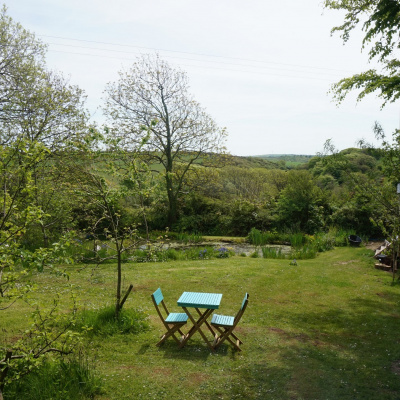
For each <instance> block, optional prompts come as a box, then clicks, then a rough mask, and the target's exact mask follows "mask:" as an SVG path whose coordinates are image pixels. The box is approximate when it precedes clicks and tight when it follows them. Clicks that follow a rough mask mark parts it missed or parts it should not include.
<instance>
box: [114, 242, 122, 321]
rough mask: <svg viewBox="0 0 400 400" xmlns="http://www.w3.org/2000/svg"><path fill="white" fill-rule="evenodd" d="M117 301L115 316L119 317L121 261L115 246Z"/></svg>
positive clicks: (119, 252)
mask: <svg viewBox="0 0 400 400" xmlns="http://www.w3.org/2000/svg"><path fill="white" fill-rule="evenodd" d="M117 252H118V253H117V302H116V304H115V318H116V319H118V318H119V313H120V311H121V282H122V262H121V251H120V249H119V248H117Z"/></svg>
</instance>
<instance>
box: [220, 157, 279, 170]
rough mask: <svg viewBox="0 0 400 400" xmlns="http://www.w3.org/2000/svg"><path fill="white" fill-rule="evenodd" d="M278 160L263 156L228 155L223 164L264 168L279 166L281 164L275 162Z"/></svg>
mask: <svg viewBox="0 0 400 400" xmlns="http://www.w3.org/2000/svg"><path fill="white" fill-rule="evenodd" d="M278 161H279V160H272V159H271V160H269V159H267V158H264V157H253V156H249V157H241V156H231V155H230V156H228V157H226V158H225V165H234V166H235V167H240V168H266V169H275V168H281V167H282V165H281V164H277V162H278Z"/></svg>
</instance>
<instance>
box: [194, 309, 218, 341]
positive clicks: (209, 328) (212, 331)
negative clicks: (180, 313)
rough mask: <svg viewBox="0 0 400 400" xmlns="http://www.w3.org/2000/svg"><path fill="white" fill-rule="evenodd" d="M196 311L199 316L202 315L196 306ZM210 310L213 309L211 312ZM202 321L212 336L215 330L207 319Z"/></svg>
mask: <svg viewBox="0 0 400 400" xmlns="http://www.w3.org/2000/svg"><path fill="white" fill-rule="evenodd" d="M196 311H197V313H198V314H199V315H200V316H201V315H202V313H201V311H200V310H199V309H198V308H196ZM212 311H213V310H211V312H212ZM211 312H210V313H209V314H208V316H207V318H208V317H209V316H210V314H211ZM204 323H205V324H206V326H207V328H208V330H209V331H210V332H211V334H212V335H213V337H214V336H215V334H216V332H215V331H214V329H213V328H212V326H211V325H210V324H209V323H208V321H207V319H206V320H205V321H204Z"/></svg>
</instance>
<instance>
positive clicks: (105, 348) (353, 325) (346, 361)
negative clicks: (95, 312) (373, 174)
mask: <svg viewBox="0 0 400 400" xmlns="http://www.w3.org/2000/svg"><path fill="white" fill-rule="evenodd" d="M371 256H372V252H371V251H369V250H366V249H365V248H350V247H347V248H338V249H336V250H333V251H330V252H326V253H323V254H320V255H319V256H318V257H317V258H316V259H313V260H304V261H299V262H298V265H297V266H291V265H289V261H288V260H267V259H262V258H243V257H233V258H228V259H212V260H199V261H184V262H183V261H179V262H166V263H145V264H135V265H134V264H125V265H124V281H125V286H127V285H128V284H129V283H131V282H132V283H133V284H134V286H135V289H134V292H133V293H132V294H131V296H130V298H129V299H128V301H127V303H126V307H128V308H137V309H141V310H143V311H145V312H146V313H147V314H148V315H149V322H150V330H149V331H147V332H142V333H140V334H136V335H134V334H129V335H114V336H112V337H108V338H103V337H94V338H91V339H90V340H88V343H87V344H86V345H85V347H86V349H87V350H88V352H89V353H90V356H91V358H92V360H93V363H94V365H95V366H96V369H97V371H98V373H100V374H101V376H102V378H103V382H104V393H103V394H102V395H100V396H98V397H97V399H102V400H105V399H141V398H143V399H171V398H175V399H185V400H186V399H227V400H228V399H282V400H288V399H305V400H312V399H321V400H328V399H333V400H334V399H341V400H344V399H367V400H369V399H373V400H380V399H382V400H383V399H400V375H399V374H400V361H399V360H400V330H399V325H400V308H399V303H400V302H399V300H400V294H399V293H400V284H396V285H392V277H391V275H390V274H388V273H386V272H383V271H379V270H376V269H374V267H373V264H374V261H373V259H372V257H371ZM80 268H82V266H79V267H78V266H74V267H71V268H70V280H69V282H68V283H67V282H66V281H65V280H63V279H62V278H56V277H53V276H52V277H50V276H47V275H40V276H37V278H36V279H37V281H38V283H39V284H40V286H39V287H40V289H39V291H38V292H37V294H36V296H39V297H41V298H42V299H44V298H49V297H50V296H51V293H52V292H53V291H54V286H56V285H58V286H65V287H66V288H67V286H68V285H71V284H72V286H73V288H74V290H75V291H76V292H77V293H78V296H79V298H80V299H81V302H82V303H81V304H82V305H84V306H85V307H86V308H88V309H90V308H99V307H102V306H103V305H106V304H110V303H112V301H113V295H114V286H115V281H116V271H115V267H114V266H113V265H110V264H108V265H104V266H101V267H99V268H98V269H97V270H96V271H92V269H91V267H90V266H89V267H88V266H85V267H84V269H81V270H80V272H78V270H79V269H80ZM158 287H161V288H162V290H163V293H164V297H165V301H166V304H167V305H168V306H169V308H170V311H180V310H179V308H178V307H177V304H176V300H177V299H178V298H179V296H180V295H181V293H182V292H183V291H203V292H217V293H223V297H222V302H221V307H220V310H219V312H220V313H223V314H230V315H234V314H235V313H236V312H237V311H238V309H239V307H240V304H241V301H242V299H243V296H244V293H245V292H248V293H249V294H250V298H249V306H248V308H247V310H246V312H245V314H244V316H243V319H242V321H241V322H240V325H239V326H238V327H237V330H236V331H237V334H238V336H240V338H241V339H242V340H243V342H244V345H243V346H242V348H243V351H242V352H236V351H234V350H233V349H232V347H231V346H230V345H229V343H228V344H223V345H222V346H221V347H220V348H219V349H218V351H217V352H216V353H212V352H211V351H210V350H209V349H208V347H207V346H206V345H205V343H204V342H203V341H202V338H201V336H200V335H199V334H196V335H195V336H194V337H193V339H192V340H191V341H189V342H188V345H187V346H186V347H185V348H184V349H178V348H177V346H176V343H175V342H174V341H173V340H172V339H170V340H168V341H167V342H166V343H165V344H164V345H162V346H161V347H156V346H155V345H154V344H155V343H156V342H157V341H158V339H159V336H160V335H161V334H162V333H163V332H164V330H163V327H162V325H161V322H160V321H159V319H158V316H157V314H156V312H155V310H154V307H153V304H152V302H151V298H150V295H151V293H152V292H153V291H154V290H156V289H157V288H158ZM66 290H67V289H66ZM27 311H28V309H27V307H26V306H24V305H23V304H21V305H18V306H14V307H13V309H10V310H7V311H2V312H1V318H2V320H1V321H0V331H2V332H5V335H4V336H3V339H0V345H1V341H2V340H5V339H4V338H6V337H7V338H11V337H13V336H15V334H16V332H17V329H19V328H22V327H23V326H24V324H26V319H25V315H26V313H27ZM3 324H4V325H3ZM186 329H187V328H186Z"/></svg>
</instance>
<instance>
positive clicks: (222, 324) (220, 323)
mask: <svg viewBox="0 0 400 400" xmlns="http://www.w3.org/2000/svg"><path fill="white" fill-rule="evenodd" d="M248 302H249V294H248V293H246V294H245V296H244V299H243V302H242V305H241V307H240V310H239V312H238V313H237V314H236V317H231V316H228V315H218V314H214V315H213V317H212V319H211V325H212V326H213V327H214V328H215V329H216V330H217V331H218V332H219V333H220V335H219V336H218V334H216V335H215V339H214V342H213V348H214V349H215V348H217V347H218V346H219V345H220V344H221V343H222V342H223V341H224V340H228V341H229V342H230V343H231V344H233V346H234V347H235V348H236V349H237V350H239V351H241V350H242V349H241V348H240V345H241V344H243V342H242V341H241V340H240V339H239V338H238V337H237V336H236V335H235V334H234V333H233V330H234V329H235V327H236V325H237V324H238V322H239V321H240V319H241V318H242V315H243V313H244V311H245V310H246V307H247V304H248Z"/></svg>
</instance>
